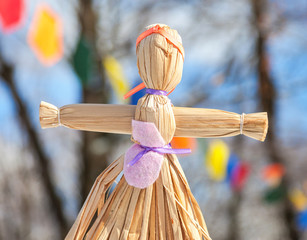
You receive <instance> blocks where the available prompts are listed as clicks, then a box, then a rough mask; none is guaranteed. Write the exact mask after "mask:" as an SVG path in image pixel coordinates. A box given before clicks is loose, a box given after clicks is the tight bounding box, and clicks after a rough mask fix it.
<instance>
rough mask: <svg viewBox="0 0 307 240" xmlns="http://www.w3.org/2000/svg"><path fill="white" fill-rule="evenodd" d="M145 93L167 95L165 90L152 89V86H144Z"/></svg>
mask: <svg viewBox="0 0 307 240" xmlns="http://www.w3.org/2000/svg"><path fill="white" fill-rule="evenodd" d="M146 93H147V94H153V95H163V96H166V95H167V91H163V90H158V89H152V88H146Z"/></svg>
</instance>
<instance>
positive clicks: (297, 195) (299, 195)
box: [290, 189, 307, 211]
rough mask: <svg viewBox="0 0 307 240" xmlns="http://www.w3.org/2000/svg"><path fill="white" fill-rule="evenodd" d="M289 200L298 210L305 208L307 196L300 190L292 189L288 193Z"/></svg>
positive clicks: (306, 207) (306, 206)
mask: <svg viewBox="0 0 307 240" xmlns="http://www.w3.org/2000/svg"><path fill="white" fill-rule="evenodd" d="M290 200H291V202H292V204H293V205H294V207H295V208H296V209H297V210H298V211H303V210H305V209H307V197H306V196H305V194H304V193H303V192H302V191H301V190H298V189H296V190H294V191H292V192H291V193H290Z"/></svg>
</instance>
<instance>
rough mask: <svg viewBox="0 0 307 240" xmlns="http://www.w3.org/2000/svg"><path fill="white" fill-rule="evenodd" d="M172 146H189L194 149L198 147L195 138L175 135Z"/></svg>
mask: <svg viewBox="0 0 307 240" xmlns="http://www.w3.org/2000/svg"><path fill="white" fill-rule="evenodd" d="M171 146H172V148H189V149H191V150H192V151H194V150H195V149H196V148H197V141H196V139H195V138H186V137H174V138H173V139H172V141H171Z"/></svg>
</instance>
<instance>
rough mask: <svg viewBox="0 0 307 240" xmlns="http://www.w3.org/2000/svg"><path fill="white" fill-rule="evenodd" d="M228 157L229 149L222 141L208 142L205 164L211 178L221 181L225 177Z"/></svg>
mask: <svg viewBox="0 0 307 240" xmlns="http://www.w3.org/2000/svg"><path fill="white" fill-rule="evenodd" d="M228 158H229V149H228V146H227V145H226V144H225V143H224V142H223V141H221V140H215V141H212V142H211V143H210V144H209V148H208V151H207V153H206V160H205V165H206V168H207V170H208V173H209V176H210V177H211V178H212V179H213V180H216V181H222V180H224V179H225V178H226V173H227V162H228Z"/></svg>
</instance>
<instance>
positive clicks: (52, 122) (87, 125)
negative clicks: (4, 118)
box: [39, 101, 136, 134]
mask: <svg viewBox="0 0 307 240" xmlns="http://www.w3.org/2000/svg"><path fill="white" fill-rule="evenodd" d="M135 107H136V106H133V105H112V104H71V105H65V106H63V107H61V108H57V107H56V106H54V105H52V104H50V103H46V102H43V101H42V102H41V104H40V108H39V120H40V124H41V127H42V128H43V129H44V128H53V127H58V126H64V127H68V128H71V129H78V130H85V131H93V132H107V133H120V134H131V121H132V119H133V117H134V113H135Z"/></svg>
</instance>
